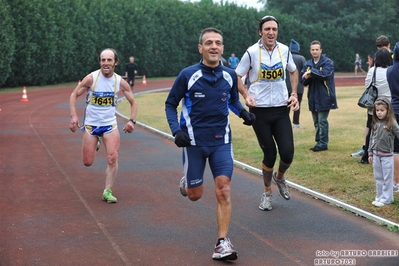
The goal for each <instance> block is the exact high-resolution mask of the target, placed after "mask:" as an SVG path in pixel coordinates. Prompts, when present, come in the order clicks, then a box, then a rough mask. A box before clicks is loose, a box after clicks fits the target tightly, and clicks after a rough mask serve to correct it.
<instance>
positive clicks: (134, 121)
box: [128, 118, 136, 124]
mask: <svg viewBox="0 0 399 266" xmlns="http://www.w3.org/2000/svg"><path fill="white" fill-rule="evenodd" d="M129 121H132V123H133V124H136V120H134V119H131V118H130V119H129ZM129 121H128V122H129Z"/></svg>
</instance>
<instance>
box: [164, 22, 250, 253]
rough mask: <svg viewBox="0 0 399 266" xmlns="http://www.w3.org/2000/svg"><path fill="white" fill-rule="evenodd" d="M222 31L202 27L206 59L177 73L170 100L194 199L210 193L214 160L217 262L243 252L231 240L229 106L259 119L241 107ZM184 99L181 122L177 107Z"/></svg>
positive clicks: (184, 187) (187, 189) (183, 186)
mask: <svg viewBox="0 0 399 266" xmlns="http://www.w3.org/2000/svg"><path fill="white" fill-rule="evenodd" d="M223 49H224V45H223V36H222V32H221V31H220V30H218V29H215V28H206V29H204V30H202V32H201V35H200V38H199V44H198V50H199V53H200V54H202V60H201V62H200V63H198V64H195V65H192V66H190V67H188V68H185V69H183V70H182V71H181V72H180V73H179V75H178V76H177V78H176V80H175V83H174V84H173V86H172V88H171V90H170V92H169V95H168V97H167V99H166V102H165V111H166V117H167V119H168V123H169V127H170V129H171V131H172V134H173V136H175V143H176V145H177V146H178V147H182V148H183V156H182V157H183V168H184V176H183V178H182V179H181V180H180V193H181V194H182V195H183V196H188V198H189V199H190V200H191V201H197V200H199V199H200V198H201V197H202V195H203V191H204V186H203V175H204V169H205V164H206V161H207V160H208V162H209V166H210V168H211V171H212V174H213V178H214V182H215V194H216V199H217V202H218V203H217V208H216V209H217V211H216V214H217V223H218V240H217V243H216V245H215V248H214V252H213V255H212V258H213V259H216V260H236V259H237V251H236V250H234V249H233V248H232V244H231V242H230V240H229V239H228V238H227V233H228V229H229V223H230V217H231V191H230V190H231V189H230V182H231V177H232V174H233V147H232V142H231V130H230V123H229V117H228V115H229V108H230V109H231V110H233V111H234V112H235V113H236V114H237V115H238V116H240V117H241V118H243V119H244V124H246V125H251V124H252V123H253V121H254V120H255V117H254V115H253V114H250V113H249V112H248V111H246V110H245V109H244V107H243V106H242V105H241V102H240V100H239V95H238V89H237V83H241V81H240V82H238V79H237V75H236V73H235V72H234V70H232V69H230V68H227V67H225V66H223V65H222V64H221V61H220V56H221V55H222V54H223ZM181 100H182V113H181V116H180V123H179V121H178V118H177V107H178V106H179V103H180V101H181Z"/></svg>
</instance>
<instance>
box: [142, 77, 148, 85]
mask: <svg viewBox="0 0 399 266" xmlns="http://www.w3.org/2000/svg"><path fill="white" fill-rule="evenodd" d="M142 85H143V86H146V85H147V80H146V79H145V75H143V83H142Z"/></svg>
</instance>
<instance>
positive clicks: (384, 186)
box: [368, 98, 399, 207]
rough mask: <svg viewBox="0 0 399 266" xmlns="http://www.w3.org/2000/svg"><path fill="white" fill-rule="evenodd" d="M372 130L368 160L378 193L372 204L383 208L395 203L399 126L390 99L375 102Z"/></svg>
mask: <svg viewBox="0 0 399 266" xmlns="http://www.w3.org/2000/svg"><path fill="white" fill-rule="evenodd" d="M370 130H371V134H370V146H369V148H368V155H369V157H368V160H369V163H372V164H373V171H374V178H375V181H376V192H377V193H376V194H377V195H376V197H375V200H374V201H373V202H372V204H373V205H374V206H376V207H383V206H385V205H388V204H391V203H392V202H393V171H394V170H393V168H394V162H393V147H394V139H395V136H396V137H397V138H398V137H399V125H398V123H397V122H396V119H395V115H394V113H393V110H392V105H391V103H390V101H389V99H387V98H385V99H384V98H378V99H377V100H376V101H375V103H374V108H373V121H372V123H371V127H370Z"/></svg>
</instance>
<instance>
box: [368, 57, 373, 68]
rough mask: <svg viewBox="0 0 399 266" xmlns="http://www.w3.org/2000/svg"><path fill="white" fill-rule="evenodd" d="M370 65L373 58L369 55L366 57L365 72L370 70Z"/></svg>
mask: <svg viewBox="0 0 399 266" xmlns="http://www.w3.org/2000/svg"><path fill="white" fill-rule="evenodd" d="M372 65H373V58H372V57H371V55H367V71H369V70H370V68H371V66H372Z"/></svg>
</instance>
